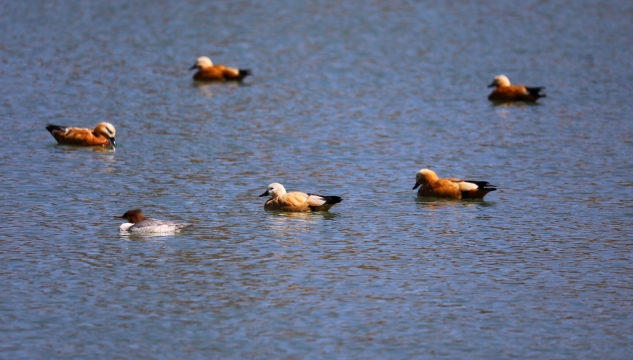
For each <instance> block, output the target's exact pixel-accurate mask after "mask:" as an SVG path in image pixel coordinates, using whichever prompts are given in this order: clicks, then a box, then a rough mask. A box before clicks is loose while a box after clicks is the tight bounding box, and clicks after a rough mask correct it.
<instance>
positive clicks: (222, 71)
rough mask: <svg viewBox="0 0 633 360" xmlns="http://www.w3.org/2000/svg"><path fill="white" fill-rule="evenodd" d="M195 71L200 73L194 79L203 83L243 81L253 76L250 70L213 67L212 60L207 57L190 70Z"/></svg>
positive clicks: (198, 61) (201, 58) (201, 57)
mask: <svg viewBox="0 0 633 360" xmlns="http://www.w3.org/2000/svg"><path fill="white" fill-rule="evenodd" d="M193 69H198V71H197V72H196V73H195V74H194V75H193V79H194V80H201V81H204V80H207V81H227V80H235V81H242V79H244V78H245V77H246V76H248V75H250V74H251V71H250V70H248V69H238V68H234V67H229V66H224V65H213V62H212V61H211V59H209V58H208V57H206V56H200V57H199V58H198V60H196V63H195V64H193V66H192V67H191V68H190V69H189V70H193Z"/></svg>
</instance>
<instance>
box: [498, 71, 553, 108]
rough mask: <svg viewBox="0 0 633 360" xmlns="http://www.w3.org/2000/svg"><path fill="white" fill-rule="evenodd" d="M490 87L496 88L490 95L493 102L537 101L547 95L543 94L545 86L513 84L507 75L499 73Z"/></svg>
mask: <svg viewBox="0 0 633 360" xmlns="http://www.w3.org/2000/svg"><path fill="white" fill-rule="evenodd" d="M488 87H496V89H495V90H494V91H493V92H491V93H490V95H488V100H490V101H493V102H511V101H525V102H535V101H536V100H537V99H538V98H542V97H545V96H547V95H546V94H542V93H541V90H543V89H544V87H543V86H538V87H528V86H525V85H511V84H510V79H508V77H507V76H505V75H497V76H495V78H494V79H493V80H492V82H491V83H490V85H488Z"/></svg>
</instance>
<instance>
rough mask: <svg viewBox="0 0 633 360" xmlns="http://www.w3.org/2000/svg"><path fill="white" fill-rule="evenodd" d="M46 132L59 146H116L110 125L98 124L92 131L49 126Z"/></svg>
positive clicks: (114, 133) (113, 132)
mask: <svg viewBox="0 0 633 360" xmlns="http://www.w3.org/2000/svg"><path fill="white" fill-rule="evenodd" d="M46 130H48V132H50V133H51V135H53V137H54V138H55V140H57V143H58V144H60V145H78V146H112V147H114V146H116V140H115V135H116V130H115V129H114V126H112V124H110V123H107V122H102V123H99V124H98V125H97V126H96V127H95V128H94V129H92V130H91V129H86V128H78V127H72V126H60V125H52V124H49V125H47V126H46Z"/></svg>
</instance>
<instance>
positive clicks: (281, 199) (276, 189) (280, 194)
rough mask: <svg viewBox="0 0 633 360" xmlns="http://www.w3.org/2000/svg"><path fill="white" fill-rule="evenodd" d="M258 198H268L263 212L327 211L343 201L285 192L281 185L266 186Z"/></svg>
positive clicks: (297, 192) (338, 197) (337, 198)
mask: <svg viewBox="0 0 633 360" xmlns="http://www.w3.org/2000/svg"><path fill="white" fill-rule="evenodd" d="M259 196H260V197H263V196H270V199H268V201H266V203H265V204H264V209H265V210H278V211H289V212H315V211H328V210H330V208H331V207H332V206H334V205H335V204H338V203H340V202H341V201H343V199H342V198H341V197H340V196H324V195H317V194H308V193H303V192H299V191H292V192H286V189H285V188H284V187H283V185H281V184H279V183H272V184H270V185H268V188H267V189H266V192H264V193H263V194H261V195H259Z"/></svg>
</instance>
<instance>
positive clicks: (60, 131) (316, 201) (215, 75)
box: [46, 56, 546, 234]
mask: <svg viewBox="0 0 633 360" xmlns="http://www.w3.org/2000/svg"><path fill="white" fill-rule="evenodd" d="M194 69H197V70H198V71H197V72H196V73H195V74H194V75H193V79H194V80H196V81H220V82H222V81H242V80H243V79H244V78H245V77H246V76H248V75H251V71H250V70H248V69H239V68H234V67H230V66H225V65H214V64H213V62H212V61H211V59H209V58H208V57H206V56H201V57H199V58H198V59H197V60H196V63H195V64H194V65H193V66H192V67H191V68H190V69H189V70H194ZM488 87H494V88H495V89H494V90H493V91H492V92H491V93H490V95H488V100H490V101H492V102H494V103H505V102H515V101H522V102H531V103H533V102H536V100H538V99H539V98H542V97H545V96H546V95H545V94H543V93H541V90H542V89H543V87H528V86H525V85H512V84H511V83H510V80H509V79H508V77H507V76H505V75H497V76H495V78H494V79H493V81H492V83H491V84H490V85H489V86H488ZM46 130H48V132H50V133H51V135H52V136H53V137H54V138H55V140H57V143H58V144H59V145H74V146H106V147H112V148H114V147H116V140H115V135H116V130H115V129H114V126H113V125H112V124H110V123H108V122H102V123H99V124H98V125H97V126H96V127H95V128H94V129H86V128H78V127H72V126H60V125H52V124H49V125H47V126H46ZM417 188H419V189H418V193H417V195H418V196H419V197H432V198H445V199H457V200H462V199H483V198H484V196H486V194H488V193H489V192H491V191H495V190H497V188H496V187H495V185H492V184H490V183H489V182H488V181H479V180H462V179H459V178H439V177H438V176H437V174H436V173H435V172H433V171H432V170H429V169H422V170H420V171H418V172H417V174H416V176H415V186H414V187H413V189H417ZM259 196H260V197H264V196H268V197H269V199H268V200H267V201H266V203H265V204H264V209H265V210H274V211H288V212H314V211H328V210H330V208H331V207H332V206H334V205H336V204H338V203H340V202H341V201H343V199H342V198H341V197H339V196H333V195H328V196H325V195H317V194H310V193H303V192H299V191H292V192H286V189H285V188H284V187H283V185H281V184H279V183H272V184H270V185H268V187H267V188H266V191H265V192H264V193H263V194H261V195H259ZM115 218H116V219H124V220H127V223H124V224H122V225H121V226H120V230H121V232H124V233H132V234H150V233H162V234H166V233H176V232H179V231H180V230H182V229H184V228H187V227H189V226H191V224H189V223H177V222H172V221H167V220H157V219H150V218H146V217H145V216H144V215H143V212H142V211H141V209H135V210H128V211H126V212H125V213H124V214H123V216H115Z"/></svg>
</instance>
